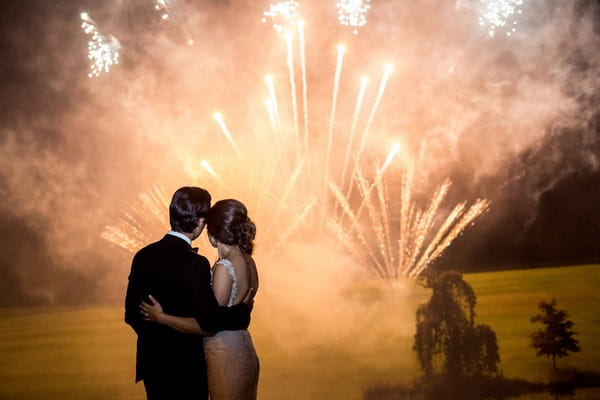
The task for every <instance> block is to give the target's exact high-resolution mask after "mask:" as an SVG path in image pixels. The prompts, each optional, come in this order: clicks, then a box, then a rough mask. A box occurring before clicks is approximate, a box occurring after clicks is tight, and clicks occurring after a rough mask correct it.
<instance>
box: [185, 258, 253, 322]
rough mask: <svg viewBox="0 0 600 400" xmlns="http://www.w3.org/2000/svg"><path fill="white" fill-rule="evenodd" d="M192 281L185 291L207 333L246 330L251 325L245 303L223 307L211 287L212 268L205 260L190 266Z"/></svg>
mask: <svg viewBox="0 0 600 400" xmlns="http://www.w3.org/2000/svg"><path fill="white" fill-rule="evenodd" d="M189 272H190V273H189V274H188V276H189V277H190V279H187V280H186V283H185V288H184V289H185V290H186V291H187V292H188V294H189V296H190V298H191V299H193V305H194V317H195V318H196V321H198V324H199V325H200V327H201V328H202V330H203V331H205V332H218V331H223V330H239V329H246V328H247V327H248V325H249V324H250V308H249V307H248V305H246V304H245V303H240V304H238V305H235V306H233V307H221V306H219V303H218V302H217V299H216V298H215V295H214V294H213V291H212V288H211V286H210V266H209V265H208V261H207V260H206V259H205V258H202V259H201V261H200V262H198V263H194V264H193V265H191V266H190V271H189Z"/></svg>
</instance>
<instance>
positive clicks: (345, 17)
mask: <svg viewBox="0 0 600 400" xmlns="http://www.w3.org/2000/svg"><path fill="white" fill-rule="evenodd" d="M336 6H337V8H338V21H339V22H340V24H342V25H344V26H350V27H352V28H353V33H354V34H355V35H356V34H357V33H358V28H360V27H361V26H363V25H364V24H366V23H367V18H366V14H367V12H368V11H369V9H370V8H371V5H370V4H369V0H340V1H339V2H338V3H337V4H336Z"/></svg>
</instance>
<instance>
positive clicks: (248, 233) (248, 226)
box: [238, 217, 256, 254]
mask: <svg viewBox="0 0 600 400" xmlns="http://www.w3.org/2000/svg"><path fill="white" fill-rule="evenodd" d="M238 227H239V232H238V243H239V246H240V248H241V249H242V250H243V251H244V253H246V254H252V250H253V249H254V243H252V241H253V240H254V238H255V237H256V225H254V222H252V220H251V219H250V218H248V217H246V220H245V221H243V222H241V223H240V224H239V226H238Z"/></svg>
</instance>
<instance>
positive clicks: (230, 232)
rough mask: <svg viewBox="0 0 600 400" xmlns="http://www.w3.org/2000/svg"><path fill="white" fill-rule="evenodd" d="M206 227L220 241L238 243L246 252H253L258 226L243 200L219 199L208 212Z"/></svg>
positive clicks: (230, 243) (228, 243) (231, 243)
mask: <svg viewBox="0 0 600 400" xmlns="http://www.w3.org/2000/svg"><path fill="white" fill-rule="evenodd" d="M206 229H207V230H208V233H209V234H210V235H211V236H212V237H214V238H215V239H217V240H218V241H219V242H221V243H224V244H227V245H237V246H239V247H240V249H241V250H242V251H243V252H244V253H246V254H249V255H251V254H252V249H253V248H254V243H252V241H253V240H254V237H255V236H256V226H255V225H254V223H253V222H252V221H251V220H250V218H248V210H246V206H245V205H244V204H242V203H241V202H239V201H237V200H233V199H227V200H220V201H217V202H216V203H215V204H214V205H213V206H212V207H211V209H210V211H209V212H208V216H207V218H206Z"/></svg>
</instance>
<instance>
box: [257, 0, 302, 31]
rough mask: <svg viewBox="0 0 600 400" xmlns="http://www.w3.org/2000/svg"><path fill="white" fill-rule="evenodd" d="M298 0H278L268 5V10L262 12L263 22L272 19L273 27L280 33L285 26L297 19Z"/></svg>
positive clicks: (292, 23)
mask: <svg viewBox="0 0 600 400" xmlns="http://www.w3.org/2000/svg"><path fill="white" fill-rule="evenodd" d="M297 10H298V2H297V1H280V2H278V3H275V4H271V5H270V6H269V10H268V11H265V12H264V14H263V19H262V21H263V22H267V20H268V19H271V21H273V28H275V30H276V31H277V33H282V32H283V31H285V30H286V28H288V27H290V26H292V25H294V24H295V23H296V22H297V20H298V12H297Z"/></svg>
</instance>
